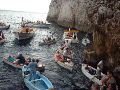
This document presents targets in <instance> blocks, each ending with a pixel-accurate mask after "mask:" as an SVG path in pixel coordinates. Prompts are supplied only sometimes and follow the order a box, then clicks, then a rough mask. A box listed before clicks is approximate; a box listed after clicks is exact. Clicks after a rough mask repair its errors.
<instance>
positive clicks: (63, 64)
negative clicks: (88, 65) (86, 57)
mask: <svg viewBox="0 0 120 90" xmlns="http://www.w3.org/2000/svg"><path fill="white" fill-rule="evenodd" d="M54 59H55V62H56V63H57V64H59V65H60V66H61V67H63V68H65V69H68V70H70V71H72V69H73V65H74V64H73V62H72V61H71V62H61V61H59V59H58V58H57V57H56V55H54Z"/></svg>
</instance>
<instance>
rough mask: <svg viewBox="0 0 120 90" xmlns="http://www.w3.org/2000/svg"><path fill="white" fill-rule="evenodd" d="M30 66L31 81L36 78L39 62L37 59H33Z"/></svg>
mask: <svg viewBox="0 0 120 90" xmlns="http://www.w3.org/2000/svg"><path fill="white" fill-rule="evenodd" d="M28 68H30V78H29V81H31V80H32V78H33V79H35V76H36V68H37V62H35V59H32V62H30V63H29V65H28Z"/></svg>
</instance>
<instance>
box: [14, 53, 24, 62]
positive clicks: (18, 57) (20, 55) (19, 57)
mask: <svg viewBox="0 0 120 90" xmlns="http://www.w3.org/2000/svg"><path fill="white" fill-rule="evenodd" d="M16 59H18V61H17V63H18V64H25V57H24V56H23V55H22V54H19V55H18V56H17V57H16Z"/></svg>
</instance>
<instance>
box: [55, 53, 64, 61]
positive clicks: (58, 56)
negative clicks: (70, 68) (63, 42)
mask: <svg viewBox="0 0 120 90" xmlns="http://www.w3.org/2000/svg"><path fill="white" fill-rule="evenodd" d="M55 58H57V60H58V61H60V62H64V58H63V55H62V54H61V53H60V52H59V51H57V52H56V54H55Z"/></svg>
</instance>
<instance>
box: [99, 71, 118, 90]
mask: <svg viewBox="0 0 120 90" xmlns="http://www.w3.org/2000/svg"><path fill="white" fill-rule="evenodd" d="M108 87H109V88H112V89H111V90H116V80H115V78H114V76H113V72H112V71H107V76H106V77H105V78H104V79H102V86H101V88H100V90H108V89H109V88H108Z"/></svg>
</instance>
